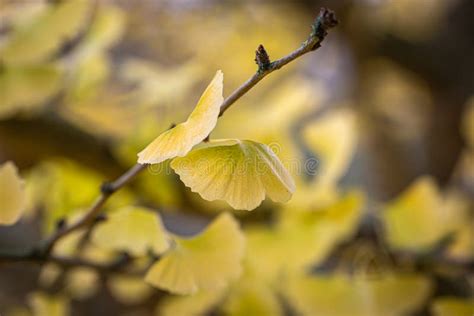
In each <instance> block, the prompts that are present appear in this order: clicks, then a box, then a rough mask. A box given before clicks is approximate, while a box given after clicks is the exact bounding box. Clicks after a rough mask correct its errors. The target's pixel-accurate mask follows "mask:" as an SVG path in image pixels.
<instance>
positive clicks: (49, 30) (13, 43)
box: [0, 0, 91, 65]
mask: <svg viewBox="0 0 474 316" xmlns="http://www.w3.org/2000/svg"><path fill="white" fill-rule="evenodd" d="M90 9H91V3H90V1H89V0H67V1H61V2H60V3H58V4H50V5H48V6H47V7H45V8H44V10H43V12H42V13H41V14H38V15H37V16H36V17H35V19H32V20H31V21H30V22H29V23H27V24H26V23H25V24H23V25H22V26H21V27H20V28H18V29H15V30H14V32H13V34H12V35H11V37H9V38H8V39H7V41H6V43H5V44H4V45H3V46H1V47H0V56H1V57H0V60H1V62H3V63H5V64H7V65H19V64H33V63H37V62H41V61H43V60H45V59H47V57H49V56H50V55H52V54H53V53H54V52H56V50H57V49H58V48H59V47H60V46H61V44H63V43H64V42H65V41H67V40H71V39H72V38H73V37H74V36H75V35H76V34H78V33H79V32H80V31H81V29H82V28H83V26H84V25H85V23H86V21H87V18H88V16H89V13H90V12H91V11H90Z"/></svg>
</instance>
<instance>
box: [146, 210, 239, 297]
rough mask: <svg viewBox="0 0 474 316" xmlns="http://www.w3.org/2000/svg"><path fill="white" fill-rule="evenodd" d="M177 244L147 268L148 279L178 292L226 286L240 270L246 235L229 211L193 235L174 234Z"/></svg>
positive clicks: (161, 286) (187, 292) (156, 284)
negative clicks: (190, 236)
mask: <svg viewBox="0 0 474 316" xmlns="http://www.w3.org/2000/svg"><path fill="white" fill-rule="evenodd" d="M175 242H176V244H175V247H174V248H172V249H170V250H169V251H168V252H167V253H165V254H164V255H163V256H162V257H161V258H160V259H159V260H158V262H157V263H155V264H154V265H153V266H152V267H151V268H150V270H149V271H148V273H147V275H146V277H145V280H146V281H147V282H148V283H150V284H152V285H153V286H156V287H159V288H162V289H165V290H168V291H170V292H172V293H176V294H193V293H196V292H197V291H199V290H214V289H219V288H223V287H224V286H226V285H227V284H228V283H229V282H230V281H232V280H234V279H236V278H237V277H238V276H239V275H240V272H241V260H242V256H243V253H244V243H245V242H244V236H243V234H242V232H241V231H240V228H239V224H238V222H237V221H236V220H235V219H234V218H233V217H232V215H230V214H228V213H224V214H222V215H220V216H219V217H218V218H217V219H215V220H214V221H213V222H212V223H211V224H210V225H209V226H208V227H207V228H206V230H205V231H203V232H202V233H201V234H199V235H197V236H195V237H193V238H186V239H185V238H180V237H176V238H175Z"/></svg>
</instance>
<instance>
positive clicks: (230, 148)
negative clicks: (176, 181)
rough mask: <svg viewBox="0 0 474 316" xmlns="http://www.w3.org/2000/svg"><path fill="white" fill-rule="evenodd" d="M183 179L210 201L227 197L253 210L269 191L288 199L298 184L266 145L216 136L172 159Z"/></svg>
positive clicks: (235, 205)
mask: <svg viewBox="0 0 474 316" xmlns="http://www.w3.org/2000/svg"><path fill="white" fill-rule="evenodd" d="M171 167H172V168H173V169H174V171H175V172H176V173H177V174H179V176H180V178H181V181H183V182H184V184H185V185H186V186H188V187H190V188H191V190H192V191H193V192H197V193H199V194H200V195H201V196H202V197H203V198H204V199H206V200H209V201H214V200H224V201H226V202H227V203H229V205H230V206H232V207H233V208H234V209H238V210H253V209H254V208H256V207H257V206H259V205H260V203H261V202H262V201H263V200H264V199H265V194H267V195H268V196H269V197H270V198H271V199H272V200H273V201H275V202H287V201H288V200H289V199H290V198H291V195H292V194H293V191H294V190H295V184H294V182H293V179H292V178H291V176H290V174H289V173H288V171H287V170H286V169H285V167H284V166H283V165H282V163H281V162H280V160H279V159H278V157H277V156H276V155H275V154H274V153H273V151H272V150H271V149H270V148H269V147H268V146H266V145H264V144H260V143H256V142H253V141H250V140H214V141H210V142H208V143H206V144H204V145H203V147H202V148H198V149H195V150H193V151H191V152H190V153H189V154H188V155H186V156H185V157H182V158H176V159H174V160H173V161H172V162H171Z"/></svg>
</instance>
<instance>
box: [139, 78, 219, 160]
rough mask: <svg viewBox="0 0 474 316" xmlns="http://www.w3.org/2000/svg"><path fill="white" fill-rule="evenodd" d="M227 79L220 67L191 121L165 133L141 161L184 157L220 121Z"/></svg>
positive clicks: (189, 119) (189, 118)
mask: <svg viewBox="0 0 474 316" xmlns="http://www.w3.org/2000/svg"><path fill="white" fill-rule="evenodd" d="M223 80H224V74H223V73H222V71H220V70H219V71H217V73H216V75H215V76H214V79H212V81H211V83H210V84H209V86H208V87H207V88H206V90H205V91H204V93H203V94H202V96H201V98H200V99H199V102H198V104H197V105H196V108H195V109H194V111H193V112H192V113H191V115H189V117H188V119H187V121H186V122H184V123H181V124H178V125H176V126H175V127H174V128H172V129H170V130H168V131H166V132H164V133H162V134H161V135H160V136H158V137H157V138H156V139H155V140H154V141H153V142H152V143H151V144H149V145H148V146H147V147H146V148H145V149H144V150H142V151H141V152H140V153H138V163H141V164H145V163H149V164H156V163H160V162H162V161H165V160H167V159H170V158H174V157H182V156H184V155H186V154H187V153H188V152H189V151H190V150H191V149H192V148H193V147H194V146H195V145H197V144H199V143H200V142H201V141H203V140H204V139H205V138H206V137H207V136H208V135H209V133H210V132H211V131H212V130H213V129H214V127H215V126H216V123H217V118H218V116H219V112H220V107H221V104H222V102H223V101H224V97H223V95H222V90H223Z"/></svg>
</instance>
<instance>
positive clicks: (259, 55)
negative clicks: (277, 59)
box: [255, 44, 270, 70]
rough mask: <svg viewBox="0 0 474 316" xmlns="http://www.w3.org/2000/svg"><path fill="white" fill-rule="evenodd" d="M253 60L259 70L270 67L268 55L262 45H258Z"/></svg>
mask: <svg viewBox="0 0 474 316" xmlns="http://www.w3.org/2000/svg"><path fill="white" fill-rule="evenodd" d="M255 62H256V63H257V65H258V69H259V70H267V69H268V67H270V56H268V53H267V51H266V50H265V47H263V45H261V44H260V45H259V46H258V48H257V50H256V51H255Z"/></svg>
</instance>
